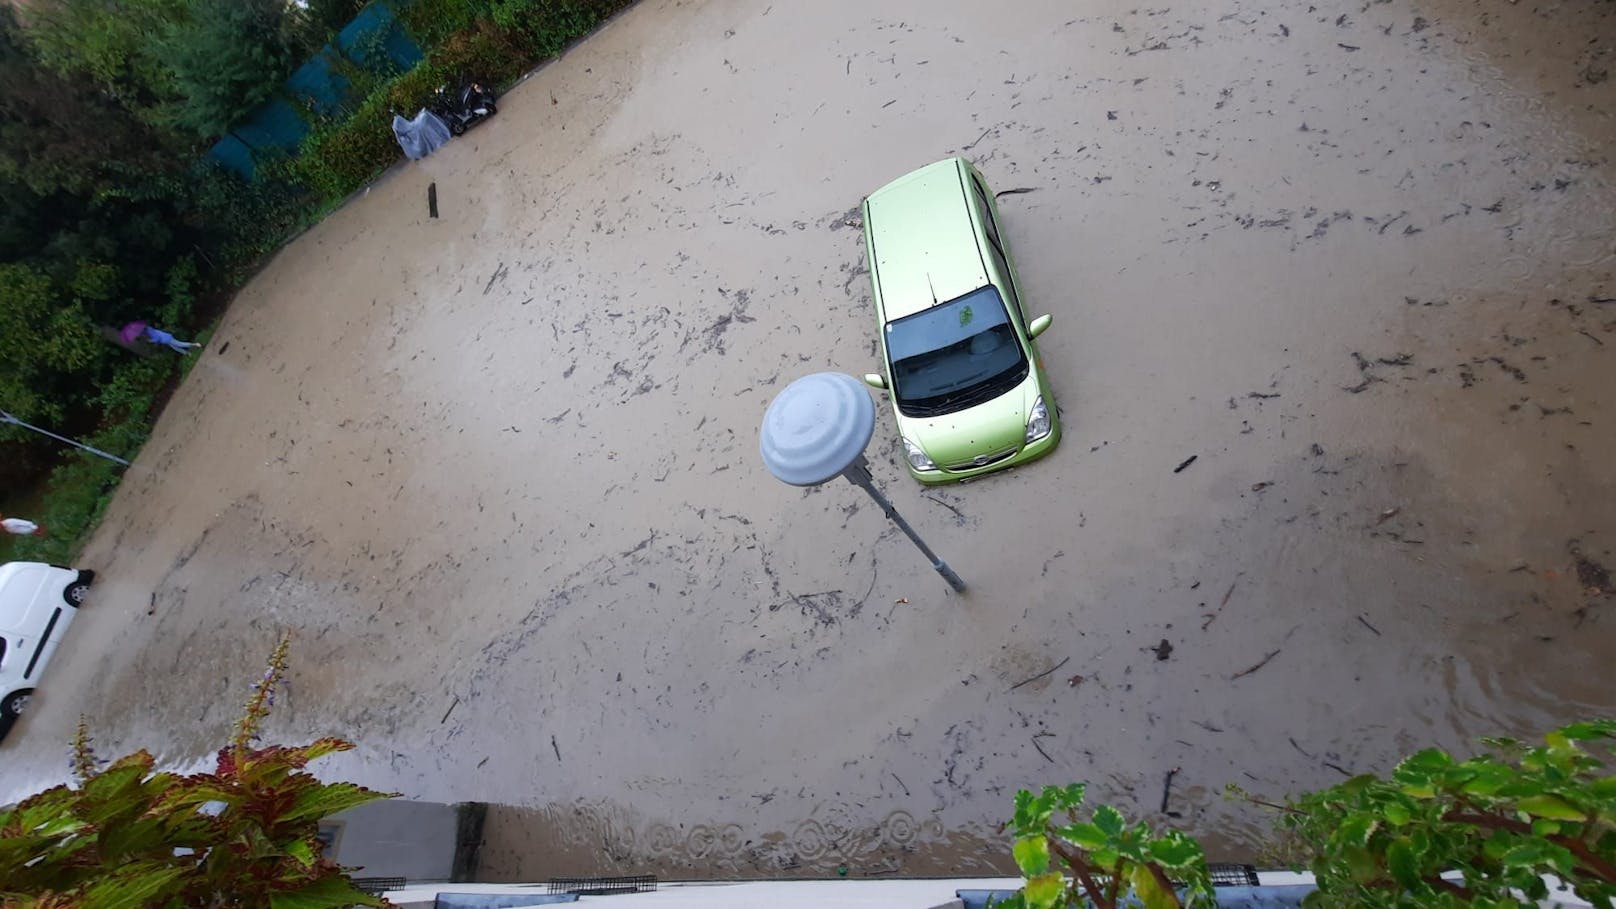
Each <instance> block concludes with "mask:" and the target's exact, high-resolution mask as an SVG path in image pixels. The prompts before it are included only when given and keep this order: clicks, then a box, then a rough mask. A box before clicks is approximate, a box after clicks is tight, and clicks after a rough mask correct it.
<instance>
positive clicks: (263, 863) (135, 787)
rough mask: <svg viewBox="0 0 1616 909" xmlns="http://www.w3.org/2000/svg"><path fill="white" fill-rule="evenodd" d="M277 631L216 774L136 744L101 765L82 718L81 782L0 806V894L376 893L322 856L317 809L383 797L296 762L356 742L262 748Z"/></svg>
mask: <svg viewBox="0 0 1616 909" xmlns="http://www.w3.org/2000/svg"><path fill="white" fill-rule="evenodd" d="M287 646H288V645H287V640H286V639H285V638H282V639H281V641H280V643H279V644H278V645H277V646H276V648H275V651H274V654H273V655H272V656H271V658H270V661H269V668H268V670H267V671H266V672H265V673H264V676H263V678H262V679H261V680H260V681H259V682H256V683H254V685H253V691H252V695H251V697H249V698H248V700H247V704H246V707H245V708H244V710H243V713H242V717H241V719H240V720H239V721H238V722H237V724H236V730H235V734H234V735H233V736H231V739H230V742H229V743H228V744H227V745H226V746H225V747H224V748H221V749H220V750H219V756H218V762H217V767H216V769H215V770H214V772H213V773H198V774H190V775H187V776H180V775H176V774H172V773H165V772H161V771H158V770H156V769H155V761H154V760H153V758H152V756H151V755H150V754H148V753H147V752H145V751H137V752H135V753H134V754H131V755H129V756H127V757H124V758H121V759H119V760H117V761H114V762H112V763H111V764H110V765H107V766H105V767H102V766H100V762H99V761H97V759H96V757H95V754H94V752H93V750H92V749H91V747H90V742H89V736H88V734H87V732H86V728H85V724H84V722H83V721H80V723H79V734H78V736H77V737H76V739H75V741H74V748H73V766H74V771H75V774H76V776H77V780H78V786H77V787H76V788H75V787H70V786H57V787H55V788H53V789H49V790H46V791H45V792H41V793H39V794H38V795H35V796H33V797H32V798H29V799H27V800H25V801H23V802H22V803H20V804H18V805H17V806H15V807H13V808H10V809H8V810H4V811H0V905H4V906H6V907H7V909H57V907H67V906H113V905H117V906H142V907H175V909H179V907H190V906H209V907H212V906H252V907H259V906H265V907H270V909H294V907H295V909H326V907H341V906H379V905H383V902H382V901H381V900H379V899H377V898H376V897H373V896H370V895H368V894H366V893H364V892H362V891H360V890H359V889H358V888H356V887H355V886H354V885H353V882H352V881H350V880H348V878H347V876H346V875H345V874H344V873H343V871H342V869H341V868H340V867H339V866H337V865H336V864H335V863H334V862H332V861H330V860H329V859H326V858H324V857H323V856H322V855H321V851H322V849H323V848H324V847H323V845H322V844H321V842H320V840H319V839H318V837H317V836H316V834H317V833H318V832H319V823H320V819H321V818H324V817H328V816H330V815H332V814H335V813H336V812H338V811H342V810H344V809H347V808H352V807H354V806H356V805H362V804H364V803H366V802H370V801H374V800H376V799H381V798H387V797H388V796H387V795H385V794H382V793H378V792H372V791H370V790H368V789H365V788H363V787H361V786H356V785H354V784H352V783H322V782H320V781H319V780H318V779H316V778H315V777H314V776H312V775H311V774H309V773H306V772H304V770H303V768H304V767H305V766H306V765H307V764H308V763H309V762H310V761H312V760H314V759H315V758H318V757H321V756H323V755H327V754H331V753H333V752H338V751H346V750H348V749H350V748H352V747H353V746H352V745H350V744H349V743H347V742H344V741H342V740H340V739H321V740H319V741H317V742H314V743H312V744H309V745H305V746H302V747H297V748H288V747H283V746H279V745H270V746H266V747H259V746H258V745H257V744H256V742H257V740H258V733H259V729H260V728H261V726H262V724H263V720H264V718H265V717H266V716H267V715H268V714H269V710H270V708H271V707H272V706H273V704H274V700H275V691H276V689H277V688H278V687H279V685H280V683H281V680H282V677H283V675H284V673H285V670H286V654H287Z"/></svg>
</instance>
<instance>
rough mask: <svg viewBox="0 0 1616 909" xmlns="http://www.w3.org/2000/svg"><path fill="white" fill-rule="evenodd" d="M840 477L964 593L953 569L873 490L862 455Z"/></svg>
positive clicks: (950, 582) (959, 591)
mask: <svg viewBox="0 0 1616 909" xmlns="http://www.w3.org/2000/svg"><path fill="white" fill-rule="evenodd" d="M842 476H844V477H846V478H847V481H848V482H849V483H852V484H853V485H854V486H857V487H858V488H860V489H862V490H864V491H865V492H867V493H869V494H870V498H872V499H874V500H875V504H877V505H880V506H881V510H882V511H884V512H886V515H887V517H888V518H891V519H892V523H894V524H896V525H898V529H899V530H901V531H903V532H904V534H905V535H906V536H908V537H909V539H910V540H912V541H913V542H914V544H915V545H916V546H918V547H919V548H920V552H921V554H923V555H925V557H926V558H927V560H929V561H930V562H931V567H933V568H935V569H937V573H938V574H940V575H942V576H943V580H945V581H947V582H948V586H950V587H952V588H954V592H955V593H964V592H965V581H964V580H963V579H961V578H960V576H959V575H957V574H955V573H954V569H952V568H950V567H948V563H947V562H944V561H943V560H942V559H939V558H938V557H937V553H935V552H932V551H931V547H930V546H927V545H926V541H925V540H922V539H921V538H920V534H917V533H915V529H914V528H913V527H910V526H909V522H908V521H905V520H904V519H903V516H902V515H900V514H898V510H897V509H896V508H893V507H892V503H891V502H888V501H887V497H886V496H884V495H882V494H881V491H880V490H878V489H876V488H875V482H874V480H873V478H871V476H870V470H869V462H868V461H866V460H864V456H863V455H859V458H858V460H857V461H854V462H853V463H852V464H851V465H850V466H849V467H848V468H847V469H846V470H844V471H842Z"/></svg>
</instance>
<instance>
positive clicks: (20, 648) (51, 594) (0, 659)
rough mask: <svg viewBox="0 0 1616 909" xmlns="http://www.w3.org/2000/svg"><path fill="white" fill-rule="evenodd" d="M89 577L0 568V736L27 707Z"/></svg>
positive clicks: (30, 566) (41, 566) (51, 569)
mask: <svg viewBox="0 0 1616 909" xmlns="http://www.w3.org/2000/svg"><path fill="white" fill-rule="evenodd" d="M94 581H95V572H93V571H88V570H81V569H74V568H63V567H62V566H60V565H46V564H45V563H43V562H7V563H6V564H4V565H0V731H3V730H4V729H5V728H8V727H10V725H11V724H12V723H14V722H16V719H17V717H18V716H20V715H21V714H22V712H23V709H24V708H26V707H27V706H28V697H29V695H31V694H33V693H34V687H35V685H36V684H37V683H38V681H39V676H40V673H42V672H44V671H45V665H46V664H47V663H49V662H50V658H51V654H53V653H55V652H56V647H57V645H59V644H61V643H62V636H63V635H64V634H66V633H67V626H69V625H71V624H73V618H74V616H76V615H77V614H78V611H79V606H81V605H83V603H84V598H85V596H86V595H87V594H88V593H89V592H90V584H91V583H92V582H94Z"/></svg>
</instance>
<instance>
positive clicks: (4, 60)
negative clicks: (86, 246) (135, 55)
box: [0, 5, 178, 196]
mask: <svg viewBox="0 0 1616 909" xmlns="http://www.w3.org/2000/svg"><path fill="white" fill-rule="evenodd" d="M170 146H171V143H170V142H169V141H168V137H167V136H166V135H164V134H162V133H161V132H159V131H158V130H156V129H154V128H153V127H152V126H151V125H150V124H148V123H145V122H143V121H141V120H140V119H138V118H137V117H135V116H134V115H133V114H131V113H130V112H129V111H128V110H126V109H125V108H123V107H122V106H121V105H119V104H118V103H117V102H116V101H115V100H113V99H112V98H111V97H110V96H109V95H107V94H106V93H105V92H104V91H102V90H101V89H99V88H98V87H97V86H96V85H95V84H94V83H93V82H91V81H90V80H89V78H88V77H86V76H85V75H83V74H79V73H73V74H68V75H63V74H62V73H59V72H57V71H54V70H52V69H49V68H47V67H46V66H44V65H43V64H42V63H41V62H40V60H39V59H38V57H37V55H36V53H35V49H34V47H33V45H32V44H31V43H30V42H29V41H28V40H27V36H26V34H25V33H24V31H23V28H22V25H21V23H19V22H18V21H17V17H16V12H15V10H13V9H12V8H11V7H10V6H7V5H0V180H9V181H15V182H18V183H21V184H23V185H24V186H26V187H28V189H29V190H31V191H32V192H34V193H35V194H37V195H39V196H49V195H51V194H53V193H56V192H69V193H73V194H75V195H78V196H91V195H94V194H95V193H97V192H99V191H101V190H103V189H105V188H106V187H108V186H110V185H115V184H121V185H140V184H141V183H143V182H145V181H146V180H148V179H149V178H150V177H151V176H152V175H155V174H166V173H173V172H174V171H175V170H176V169H177V167H178V160H177V157H176V155H175V154H174V152H175V149H173V148H171V147H170Z"/></svg>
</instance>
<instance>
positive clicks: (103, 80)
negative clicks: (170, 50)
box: [28, 0, 189, 122]
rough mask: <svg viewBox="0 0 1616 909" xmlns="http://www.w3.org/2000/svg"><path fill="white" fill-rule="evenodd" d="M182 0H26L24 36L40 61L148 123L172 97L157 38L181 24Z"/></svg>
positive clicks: (184, 5)
mask: <svg viewBox="0 0 1616 909" xmlns="http://www.w3.org/2000/svg"><path fill="white" fill-rule="evenodd" d="M188 13H189V2H188V0H32V2H30V3H29V4H28V20H29V22H30V24H31V26H32V27H31V29H30V34H31V36H32V38H33V40H34V43H35V44H36V45H37V47H38V49H39V57H40V59H41V61H42V62H43V63H44V64H45V65H46V66H47V67H49V68H50V69H52V70H54V71H56V72H58V73H61V74H63V75H82V76H85V77H87V78H89V79H91V80H92V81H94V82H95V83H96V84H97V85H98V86H99V87H100V88H101V89H102V90H103V91H105V92H107V93H108V94H109V95H111V96H112V97H113V98H115V99H117V101H118V102H119V103H120V104H121V105H122V106H123V107H125V108H126V109H128V110H130V111H133V112H135V113H137V114H139V115H141V116H143V117H145V118H146V119H148V120H149V121H150V122H159V121H161V120H162V118H163V116H164V115H163V113H162V108H163V107H164V106H165V105H166V104H167V103H168V102H170V101H171V100H172V99H173V98H174V96H175V89H174V83H173V73H172V71H171V70H170V69H169V67H168V65H167V63H166V62H165V61H164V59H163V55H162V52H161V50H160V47H159V45H158V43H157V41H156V40H155V39H156V38H157V36H161V35H166V34H168V33H169V31H170V30H172V29H173V28H175V27H176V26H179V25H182V24H183V23H184V22H185V19H186V16H187V15H188Z"/></svg>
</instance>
